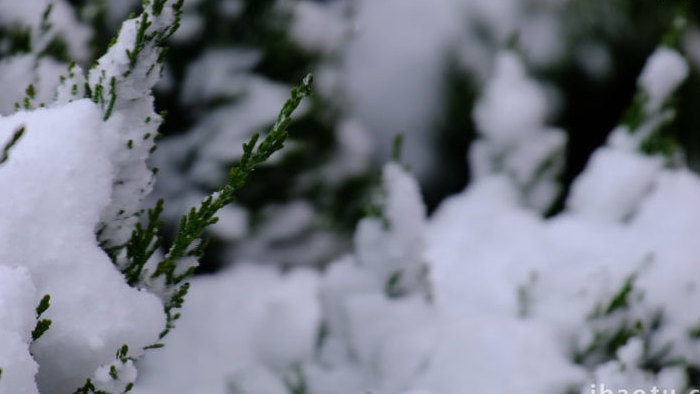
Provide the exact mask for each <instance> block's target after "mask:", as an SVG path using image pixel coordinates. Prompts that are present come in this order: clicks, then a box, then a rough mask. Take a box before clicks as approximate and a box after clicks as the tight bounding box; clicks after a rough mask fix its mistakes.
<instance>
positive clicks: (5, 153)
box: [0, 126, 25, 164]
mask: <svg viewBox="0 0 700 394" xmlns="http://www.w3.org/2000/svg"><path fill="white" fill-rule="evenodd" d="M24 130H25V127H24V126H21V127H20V128H19V129H17V130H16V131H15V132H14V133H13V134H12V138H10V140H9V141H8V142H7V143H5V146H3V148H2V155H0V164H4V163H5V162H6V161H7V160H8V159H9V158H10V150H11V149H12V147H13V146H15V144H17V142H18V141H19V140H20V138H22V136H23V135H24Z"/></svg>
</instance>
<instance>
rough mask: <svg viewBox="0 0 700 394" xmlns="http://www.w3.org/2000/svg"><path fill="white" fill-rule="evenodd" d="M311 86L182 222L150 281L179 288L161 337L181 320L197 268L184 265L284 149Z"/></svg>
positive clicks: (306, 84)
mask: <svg viewBox="0 0 700 394" xmlns="http://www.w3.org/2000/svg"><path fill="white" fill-rule="evenodd" d="M311 84H312V77H311V75H307V76H306V77H305V78H304V79H303V81H302V83H301V84H300V85H299V86H297V87H294V88H293V89H292V91H291V96H290V98H289V99H288V100H287V102H286V103H285V104H284V106H283V107H282V110H281V111H280V113H279V115H278V117H277V120H276V122H275V123H274V124H273V126H272V128H271V129H270V131H269V132H268V134H267V135H266V136H265V138H264V139H263V140H262V142H260V143H259V144H258V140H259V139H260V136H259V134H254V135H253V136H252V137H251V138H250V140H249V141H248V142H247V143H245V144H243V156H242V157H241V159H240V161H239V163H238V165H237V166H235V167H234V168H232V169H231V172H230V174H229V179H228V181H227V182H226V184H225V185H223V186H222V187H221V188H219V190H217V191H216V192H214V193H213V194H211V195H210V196H208V197H206V198H205V199H204V200H203V201H202V203H201V204H200V206H199V207H196V208H195V207H193V208H192V209H191V210H190V211H189V212H188V213H187V214H186V215H185V216H183V217H182V219H181V220H180V226H179V230H178V233H177V235H176V237H175V240H174V241H173V244H172V246H171V247H170V249H169V250H168V253H167V254H166V256H165V258H164V259H163V260H162V261H161V262H160V263H158V265H157V266H156V269H155V271H154V272H153V274H151V276H150V279H151V280H157V279H159V278H163V279H164V281H165V285H166V287H167V288H171V289H172V288H176V290H175V292H174V293H173V294H172V295H171V296H170V297H169V299H168V300H166V305H165V312H166V315H167V326H166V329H165V330H164V331H163V333H161V338H162V337H164V336H165V335H166V334H167V333H168V332H169V331H170V329H172V328H173V323H174V321H175V320H177V319H178V318H179V316H180V315H179V313H174V310H175V309H180V308H181V307H182V304H183V302H184V296H185V294H186V293H187V290H188V288H189V285H188V284H187V283H184V284H182V285H181V284H180V283H182V282H183V281H184V280H185V279H186V278H188V277H190V276H191V275H192V274H193V273H194V270H195V268H196V265H194V264H192V265H189V266H187V267H184V268H183V267H182V265H183V261H185V260H186V259H188V258H189V259H198V258H200V257H201V256H202V255H203V253H204V248H205V245H206V243H205V242H203V241H202V239H201V237H202V234H203V233H204V230H205V229H206V228H207V227H208V226H210V225H212V224H214V223H216V222H217V220H218V218H217V217H216V216H215V215H216V213H217V212H218V211H219V210H220V209H221V208H223V207H224V206H226V205H228V204H230V203H231V202H233V201H234V200H235V198H236V193H237V191H238V190H239V189H240V188H241V187H243V185H244V184H245V183H246V181H247V179H248V177H249V176H250V174H252V173H253V171H254V170H255V168H256V167H257V166H258V165H260V164H261V163H263V162H265V161H266V160H267V159H268V158H270V156H271V155H272V154H273V153H275V152H277V151H279V150H280V149H282V148H283V147H284V142H285V140H286V139H287V135H288V132H287V127H288V126H289V123H290V122H291V115H292V113H293V112H294V110H296V109H297V107H298V106H299V104H300V103H301V101H302V100H303V99H304V97H306V96H308V95H309V94H311Z"/></svg>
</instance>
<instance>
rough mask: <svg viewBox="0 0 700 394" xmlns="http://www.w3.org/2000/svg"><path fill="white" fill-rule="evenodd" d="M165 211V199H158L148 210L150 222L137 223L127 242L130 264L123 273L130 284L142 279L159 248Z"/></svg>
mask: <svg viewBox="0 0 700 394" xmlns="http://www.w3.org/2000/svg"><path fill="white" fill-rule="evenodd" d="M161 213H163V200H162V199H161V200H158V202H157V203H156V206H155V207H153V208H151V209H149V210H148V224H147V225H146V226H145V227H144V226H142V225H141V223H137V224H136V227H135V228H134V231H133V232H132V234H131V238H130V239H129V242H128V243H127V244H126V248H125V249H126V256H127V259H128V262H129V263H128V264H127V265H126V266H125V267H124V268H122V273H123V274H124V277H125V278H126V281H127V283H128V284H129V285H130V286H135V285H137V284H138V283H139V282H140V281H141V279H142V278H141V276H142V273H143V269H144V266H145V265H146V263H147V262H148V260H149V259H150V258H151V257H152V256H153V253H155V252H156V250H158V248H159V247H160V245H161V238H160V236H159V235H158V229H159V228H160V227H161V226H162V225H163V222H162V221H161V220H160V215H161Z"/></svg>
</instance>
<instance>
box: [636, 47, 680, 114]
mask: <svg viewBox="0 0 700 394" xmlns="http://www.w3.org/2000/svg"><path fill="white" fill-rule="evenodd" d="M688 72H689V69H688V63H687V61H686V60H685V59H684V58H683V56H681V54H679V53H678V52H677V51H675V50H673V49H670V48H667V47H660V48H658V49H657V50H656V51H654V53H652V55H651V56H650V57H649V58H648V59H647V63H646V65H645V66H644V69H643V70H642V75H641V76H640V77H639V85H640V87H641V88H642V89H643V91H644V92H645V93H646V94H648V95H649V98H648V99H649V101H648V103H647V111H649V112H653V111H657V110H658V109H659V108H660V107H661V106H662V105H663V104H664V101H665V100H666V98H667V97H668V95H669V94H670V93H671V92H673V91H674V90H676V88H677V87H678V85H679V84H680V83H681V82H683V80H685V78H686V77H687V76H688Z"/></svg>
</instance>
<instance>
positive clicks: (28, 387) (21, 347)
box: [0, 264, 39, 394]
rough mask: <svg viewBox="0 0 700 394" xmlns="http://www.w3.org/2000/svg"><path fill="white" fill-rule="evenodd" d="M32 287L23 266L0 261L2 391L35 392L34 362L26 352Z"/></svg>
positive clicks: (7, 393) (32, 315) (33, 305)
mask: <svg viewBox="0 0 700 394" xmlns="http://www.w3.org/2000/svg"><path fill="white" fill-rule="evenodd" d="M37 298H38V297H37V294H36V288H35V287H34V283H32V279H31V277H30V276H29V273H28V272H27V270H26V268H24V267H11V266H9V265H5V264H1V265H0V368H2V382H1V383H0V393H2V394H14V393H17V394H38V393H39V391H38V390H37V388H36V383H35V382H34V375H35V374H36V372H37V370H38V365H37V363H36V362H35V361H34V359H33V358H32V356H31V354H30V353H29V340H30V338H31V332H32V330H33V329H34V325H35V324H36V316H35V312H34V309H35V308H36V305H37V304H38V300H37Z"/></svg>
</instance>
